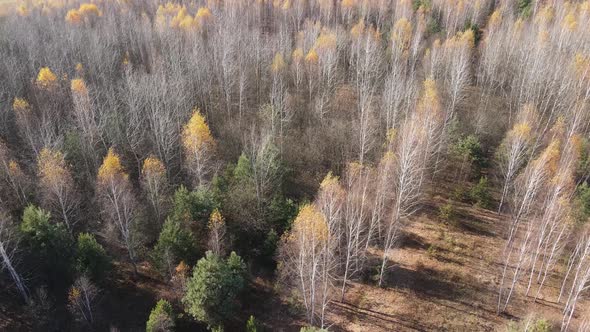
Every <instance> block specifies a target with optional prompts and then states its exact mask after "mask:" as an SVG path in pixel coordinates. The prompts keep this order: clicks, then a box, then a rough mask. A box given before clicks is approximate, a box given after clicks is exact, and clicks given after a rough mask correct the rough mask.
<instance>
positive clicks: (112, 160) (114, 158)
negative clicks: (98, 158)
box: [98, 148, 127, 184]
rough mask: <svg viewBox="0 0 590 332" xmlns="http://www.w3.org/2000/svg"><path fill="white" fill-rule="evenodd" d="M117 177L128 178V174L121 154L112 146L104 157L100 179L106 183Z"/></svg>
mask: <svg viewBox="0 0 590 332" xmlns="http://www.w3.org/2000/svg"><path fill="white" fill-rule="evenodd" d="M117 178H123V179H127V174H126V173H125V171H124V170H123V166H122V165H121V159H120V158H119V155H118V154H117V153H115V151H114V150H113V148H110V149H109V152H108V153H107V155H106V157H104V160H103V162H102V165H101V166H100V168H99V169H98V181H99V183H101V184H106V183H108V182H111V181H114V180H116V179H117Z"/></svg>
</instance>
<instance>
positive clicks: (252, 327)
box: [246, 315, 258, 332]
mask: <svg viewBox="0 0 590 332" xmlns="http://www.w3.org/2000/svg"><path fill="white" fill-rule="evenodd" d="M256 331H258V326H257V324H256V319H255V318H254V316H252V315H250V318H248V321H247V322H246V332H256Z"/></svg>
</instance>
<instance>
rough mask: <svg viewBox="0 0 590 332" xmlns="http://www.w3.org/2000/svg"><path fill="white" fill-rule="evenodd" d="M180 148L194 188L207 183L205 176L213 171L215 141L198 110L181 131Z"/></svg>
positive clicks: (194, 111)
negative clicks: (182, 150) (181, 147)
mask: <svg viewBox="0 0 590 332" xmlns="http://www.w3.org/2000/svg"><path fill="white" fill-rule="evenodd" d="M182 146H183V148H184V153H185V158H186V167H187V169H188V171H189V173H190V174H191V175H192V176H193V180H194V183H195V186H196V187H201V186H204V185H205V184H206V183H207V175H208V174H209V173H210V172H211V170H212V169H213V160H212V158H213V153H214V149H215V141H214V139H213V136H212V135H211V131H210V130H209V126H208V125H207V123H206V122H205V117H203V115H202V114H201V112H200V111H199V110H198V109H194V110H193V114H192V116H191V118H190V120H189V121H188V123H187V124H186V125H185V126H184V129H183V131H182Z"/></svg>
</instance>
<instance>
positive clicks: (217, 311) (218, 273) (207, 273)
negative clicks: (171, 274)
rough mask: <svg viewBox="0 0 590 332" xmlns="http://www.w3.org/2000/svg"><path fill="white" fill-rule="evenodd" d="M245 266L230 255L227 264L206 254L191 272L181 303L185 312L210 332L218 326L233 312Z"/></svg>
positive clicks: (212, 255)
mask: <svg viewBox="0 0 590 332" xmlns="http://www.w3.org/2000/svg"><path fill="white" fill-rule="evenodd" d="M245 272H246V266H245V264H244V262H243V261H242V259H241V258H240V257H239V256H238V255H236V253H235V252H232V253H231V254H230V256H229V257H228V258H227V260H223V259H221V258H220V257H219V256H217V255H215V254H213V253H212V252H210V251H208V252H207V254H206V256H205V257H204V258H201V259H200V260H199V261H198V262H197V265H196V266H195V268H194V269H193V276H192V277H191V278H190V280H189V281H188V284H187V291H186V294H185V295H184V297H183V299H182V302H183V303H184V305H185V307H186V311H187V312H188V313H189V314H190V315H192V316H193V317H194V318H195V319H197V320H199V321H202V322H204V323H206V324H208V326H209V327H210V328H212V327H218V326H222V325H223V322H224V321H226V320H227V319H229V318H230V317H232V316H233V314H234V313H235V311H236V308H237V296H238V294H239V293H240V292H241V291H242V289H243V288H244V285H245Z"/></svg>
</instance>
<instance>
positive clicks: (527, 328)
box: [506, 318, 553, 332]
mask: <svg viewBox="0 0 590 332" xmlns="http://www.w3.org/2000/svg"><path fill="white" fill-rule="evenodd" d="M552 329H553V326H552V325H551V323H549V321H548V320H546V319H545V318H538V319H536V320H535V321H534V322H532V323H531V322H530V321H529V320H525V321H523V322H520V323H518V324H517V323H514V322H511V323H510V324H509V325H508V328H507V329H506V330H507V331H508V332H551V331H552Z"/></svg>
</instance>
